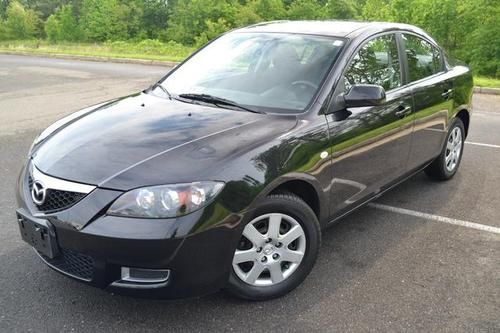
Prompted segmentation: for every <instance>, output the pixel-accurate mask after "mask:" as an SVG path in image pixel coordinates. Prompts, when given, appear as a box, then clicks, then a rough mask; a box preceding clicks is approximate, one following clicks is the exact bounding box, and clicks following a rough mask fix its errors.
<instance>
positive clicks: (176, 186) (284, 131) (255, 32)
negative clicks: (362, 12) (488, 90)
mask: <svg viewBox="0 0 500 333" xmlns="http://www.w3.org/2000/svg"><path fill="white" fill-rule="evenodd" d="M471 95H472V76H471V72H470V70H469V69H468V68H467V67H465V66H463V65H461V64H460V63H458V62H456V61H455V60H452V59H450V58H449V57H448V56H447V55H446V53H445V52H444V51H443V49H442V48H441V47H439V45H438V44H436V42H435V41H434V40H433V39H432V38H431V37H430V36H429V35H427V34H426V33H425V32H424V31H422V30H421V29H418V28H416V27H413V26H410V25H403V24H393V23H363V22H335V21H330V22H287V21H283V22H271V23H263V24H258V25H254V26H250V27H247V28H243V29H239V30H234V31H232V32H230V33H227V34H225V35H223V36H221V37H219V38H217V39H216V40H214V41H212V42H211V43H209V44H208V45H207V46H205V47H204V48H202V49H201V50H199V51H198V52H196V53H195V54H194V55H192V56H191V57H190V58H188V59H187V60H186V61H184V62H183V63H182V64H180V65H179V66H177V67H176V68H174V69H173V70H172V71H170V72H169V73H168V74H167V75H166V76H165V77H163V78H162V79H161V80H160V81H159V82H158V83H156V84H154V85H153V86H151V87H150V88H148V89H146V90H144V91H143V92H140V93H137V94H134V95H130V96H126V97H123V98H119V99H116V100H112V101H108V102H105V103H102V104H98V105H95V106H92V107H88V108H85V109H83V110H81V111H78V112H76V113H74V114H72V115H70V116H68V117H66V118H64V119H61V120H59V121H57V122H56V123H55V124H53V125H52V126H50V127H49V128H47V129H46V130H45V131H44V132H42V133H41V134H40V136H39V137H38V138H37V139H36V140H35V142H34V143H33V146H32V148H31V150H30V152H29V157H28V159H27V161H26V164H25V166H24V167H23V169H22V171H21V173H20V176H19V182H18V190H17V200H18V206H19V209H18V210H17V220H18V223H19V227H20V232H21V236H22V238H23V239H24V240H25V241H26V242H27V243H28V244H29V245H31V246H32V247H33V248H34V250H35V252H36V254H37V255H38V256H40V258H41V259H42V260H43V261H44V262H45V263H46V264H47V265H48V266H50V267H51V268H53V269H54V270H56V271H58V272H60V273H62V274H64V275H67V276H69V277H72V278H75V279H77V280H80V281H83V282H85V283H88V284H91V285H94V286H97V287H101V288H107V289H109V290H112V291H115V292H120V293H126V294H130V295H136V296H149V297H161V298H178V297H190V296H198V295H203V294H207V293H212V292H215V291H217V290H220V289H227V290H229V291H230V292H231V293H233V294H234V295H236V296H238V297H242V298H246V299H250V300H265V299H270V298H273V297H278V296H281V295H284V294H286V293H288V292H290V291H291V290H292V289H294V288H295V287H297V286H298V285H299V284H300V283H301V282H302V281H303V280H304V279H305V278H306V276H307V275H308V274H309V272H310V271H311V269H312V268H313V265H314V263H315V261H316V258H317V256H318V251H319V248H320V243H321V230H323V229H325V227H327V226H329V225H331V224H332V223H334V222H336V221H338V220H339V219H340V218H341V217H343V216H345V215H346V214H348V213H350V212H352V211H353V210H355V209H356V208H359V207H360V206H362V205H363V204H365V203H367V202H369V201H370V200H372V199H374V198H375V197H377V196H379V195H380V194H381V193H383V192H384V191H386V190H388V189H389V188H391V187H393V186H395V185H396V184H398V183H400V182H402V181H404V180H405V179H406V178H408V177H409V176H411V175H412V174H414V173H416V172H419V171H421V170H425V172H426V173H427V174H428V175H429V176H430V177H432V178H435V179H440V180H447V179H450V178H452V177H453V175H454V174H455V173H456V172H457V169H458V167H459V165H460V160H461V158H462V155H463V154H462V152H463V143H464V140H465V138H466V136H467V131H468V128H469V122H470V115H471ZM388 237H390V235H388Z"/></svg>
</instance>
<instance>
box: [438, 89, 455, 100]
mask: <svg viewBox="0 0 500 333" xmlns="http://www.w3.org/2000/svg"><path fill="white" fill-rule="evenodd" d="M452 94H453V89H448V90H445V91H444V93H442V94H441V96H443V98H444V99H450V97H451V96H452Z"/></svg>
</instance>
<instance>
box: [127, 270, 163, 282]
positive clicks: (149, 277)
mask: <svg viewBox="0 0 500 333" xmlns="http://www.w3.org/2000/svg"><path fill="white" fill-rule="evenodd" d="M169 277H170V270H169V269H146V268H135V267H122V281H126V282H135V283H163V282H167V281H168V278H169Z"/></svg>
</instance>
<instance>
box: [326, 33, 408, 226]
mask: <svg viewBox="0 0 500 333" xmlns="http://www.w3.org/2000/svg"><path fill="white" fill-rule="evenodd" d="M400 59H401V57H400V56H399V53H398V45H397V42H396V35H395V34H385V35H382V36H378V37H375V38H373V39H371V40H369V41H368V42H367V43H365V44H364V45H363V46H362V47H361V48H360V49H359V50H358V52H357V53H356V54H355V56H354V57H353V59H352V60H351V62H350V65H349V67H348V68H347V70H346V71H345V73H344V79H343V80H341V82H342V83H341V84H340V86H339V87H337V88H336V91H335V94H334V95H338V94H339V93H340V92H342V91H344V92H346V91H348V89H349V88H350V86H352V85H353V84H362V83H363V84H377V85H380V86H382V87H384V89H385V90H386V103H385V104H384V105H381V106H374V107H357V108H349V109H347V111H348V113H350V116H348V117H347V118H346V119H343V120H336V116H335V114H329V115H327V121H328V125H329V132H330V138H331V142H332V176H333V179H332V182H331V188H330V197H331V207H330V208H331V212H332V213H333V217H334V218H335V217H338V216H340V215H342V214H343V213H345V212H346V211H348V210H350V209H352V208H354V207H355V206H356V205H358V204H360V203H362V202H363V201H364V200H366V199H368V198H369V197H370V196H371V195H373V194H374V193H377V192H379V191H381V190H383V189H384V187H386V186H388V185H389V184H390V183H392V182H394V181H395V180H397V179H398V178H400V177H402V176H403V175H404V174H405V173H406V170H407V169H406V167H407V161H408V156H409V148H410V139H411V134H412V126H413V114H412V109H413V101H412V95H411V90H410V89H409V88H406V87H403V84H402V75H401V74H402V68H403V67H402V66H401V61H400Z"/></svg>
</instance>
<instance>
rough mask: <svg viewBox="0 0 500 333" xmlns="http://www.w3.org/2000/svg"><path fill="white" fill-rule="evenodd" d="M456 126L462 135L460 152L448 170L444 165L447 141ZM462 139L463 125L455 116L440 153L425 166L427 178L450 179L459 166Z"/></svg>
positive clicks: (462, 147)
mask: <svg viewBox="0 0 500 333" xmlns="http://www.w3.org/2000/svg"><path fill="white" fill-rule="evenodd" d="M456 128H458V129H459V130H460V134H461V137H462V140H461V146H460V154H459V157H458V161H457V163H456V164H455V166H454V167H453V169H452V170H449V169H448V168H447V165H446V156H447V153H448V151H449V150H448V148H447V143H448V141H449V140H450V135H451V134H452V133H453V131H454V130H455V129H456ZM464 141H465V127H464V123H463V122H462V120H461V119H459V118H455V119H454V120H453V122H452V124H451V126H450V129H449V130H448V133H447V134H446V141H445V142H444V146H443V149H442V150H441V153H440V154H439V156H438V157H436V159H435V160H434V161H433V162H432V163H431V164H429V166H427V167H426V168H425V170H424V171H425V173H426V174H427V176H429V178H431V179H434V180H449V179H451V178H452V177H453V176H454V175H455V173H457V170H458V168H459V166H460V162H461V161H462V156H463V151H464Z"/></svg>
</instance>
